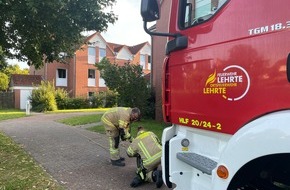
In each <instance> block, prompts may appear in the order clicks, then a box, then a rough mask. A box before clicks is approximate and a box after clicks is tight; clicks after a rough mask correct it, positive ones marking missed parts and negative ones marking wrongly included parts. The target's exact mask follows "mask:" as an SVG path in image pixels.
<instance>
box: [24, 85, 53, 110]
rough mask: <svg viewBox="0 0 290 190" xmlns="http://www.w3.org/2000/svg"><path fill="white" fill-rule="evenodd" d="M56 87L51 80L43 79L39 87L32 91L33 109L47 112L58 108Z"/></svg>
mask: <svg viewBox="0 0 290 190" xmlns="http://www.w3.org/2000/svg"><path fill="white" fill-rule="evenodd" d="M54 94H55V88H54V86H53V84H51V83H50V82H45V81H42V82H41V85H40V86H39V88H38V89H35V90H33V91H32V94H31V97H30V101H31V106H32V109H31V110H32V111H37V112H45V111H55V110H57V104H56V101H55V96H54Z"/></svg>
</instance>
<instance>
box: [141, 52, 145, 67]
mask: <svg viewBox="0 0 290 190" xmlns="http://www.w3.org/2000/svg"><path fill="white" fill-rule="evenodd" d="M145 60H146V55H142V54H141V55H140V66H141V67H142V69H145V65H146V61H145Z"/></svg>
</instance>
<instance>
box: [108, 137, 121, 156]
mask: <svg viewBox="0 0 290 190" xmlns="http://www.w3.org/2000/svg"><path fill="white" fill-rule="evenodd" d="M109 143H110V153H111V154H118V152H119V149H115V147H114V146H113V140H112V139H111V138H109Z"/></svg>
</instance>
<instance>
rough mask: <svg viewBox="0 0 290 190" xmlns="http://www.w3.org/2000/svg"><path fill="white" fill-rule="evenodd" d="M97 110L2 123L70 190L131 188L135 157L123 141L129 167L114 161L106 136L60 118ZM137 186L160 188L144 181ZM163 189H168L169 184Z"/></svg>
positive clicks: (0, 127) (145, 189) (1, 128)
mask: <svg viewBox="0 0 290 190" xmlns="http://www.w3.org/2000/svg"><path fill="white" fill-rule="evenodd" d="M84 114H93V113H64V114H36V115H32V116H29V117H24V118H19V119H12V120H6V121H2V122H0V131H2V132H4V133H5V134H6V135H8V136H10V137H12V138H13V139H14V141H15V142H17V143H19V144H21V145H22V146H23V148H24V149H25V150H26V151H27V152H28V153H29V154H30V155H31V156H32V157H33V158H34V159H35V160H36V161H37V162H38V163H39V164H40V165H42V166H43V167H44V168H45V170H46V171H47V172H48V173H49V174H50V175H52V176H53V177H54V178H55V179H56V180H57V181H58V182H59V183H60V184H62V185H63V186H64V187H66V189H68V190H99V189H100V190H119V189H122V190H127V189H128V190H129V189H133V188H131V187H130V185H129V184H130V182H131V180H132V179H133V177H134V176H135V168H136V161H135V158H128V157H127V155H126V153H125V150H126V147H127V144H126V142H122V143H121V155H122V156H123V157H125V158H126V161H125V163H126V166H125V167H116V166H112V165H111V164H110V160H109V151H108V148H107V147H108V142H107V141H108V140H107V138H106V136H105V135H103V134H98V133H95V132H90V131H88V130H86V129H85V128H86V127H88V125H85V126H78V127H71V126H67V125H64V124H61V123H58V122H56V120H58V119H62V118H67V117H73V116H76V115H84ZM137 189H139V190H148V189H156V187H155V184H153V183H151V184H144V185H142V186H140V187H138V188H137ZM161 189H168V188H167V187H166V186H165V185H163V186H162V188H161Z"/></svg>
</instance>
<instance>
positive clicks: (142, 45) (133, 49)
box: [129, 42, 147, 55]
mask: <svg viewBox="0 0 290 190" xmlns="http://www.w3.org/2000/svg"><path fill="white" fill-rule="evenodd" d="M146 43H147V42H143V43H141V44H138V45H135V46H131V47H129V50H130V51H131V53H132V54H134V55H135V54H136V53H138V51H140V50H141V49H142V48H143V47H144V46H145V44H146Z"/></svg>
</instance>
